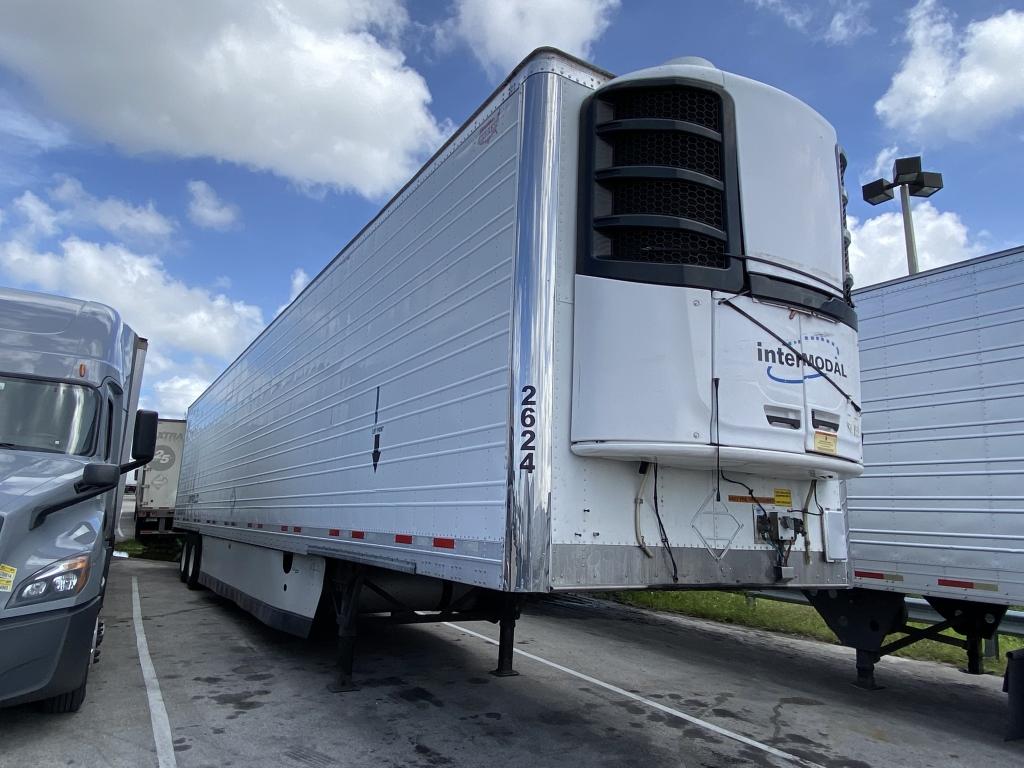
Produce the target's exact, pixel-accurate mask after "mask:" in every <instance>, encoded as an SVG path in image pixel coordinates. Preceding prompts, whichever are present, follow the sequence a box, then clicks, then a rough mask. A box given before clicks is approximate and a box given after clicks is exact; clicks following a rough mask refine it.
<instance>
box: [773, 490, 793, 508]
mask: <svg viewBox="0 0 1024 768" xmlns="http://www.w3.org/2000/svg"><path fill="white" fill-rule="evenodd" d="M774 493H775V505H776V506H777V507H786V508H787V509H789V508H790V507H792V506H793V492H792V491H791V490H789V488H776V489H775V491H774Z"/></svg>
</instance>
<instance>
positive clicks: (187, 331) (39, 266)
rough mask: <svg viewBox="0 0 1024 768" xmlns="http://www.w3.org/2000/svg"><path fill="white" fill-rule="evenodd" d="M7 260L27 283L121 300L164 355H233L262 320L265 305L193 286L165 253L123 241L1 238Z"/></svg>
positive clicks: (2, 261)
mask: <svg viewBox="0 0 1024 768" xmlns="http://www.w3.org/2000/svg"><path fill="white" fill-rule="evenodd" d="M0 267H2V268H3V269H4V271H6V273H7V275H8V276H10V277H11V278H13V279H14V280H15V281H16V282H18V283H20V284H28V285H35V286H38V287H39V288H42V289H43V290H46V291H55V292H58V293H63V294H67V295H72V296H76V297H77V298H83V299H93V300H95V301H100V302H102V303H104V304H109V305H110V306H113V307H116V308H117V309H118V310H119V311H120V312H121V314H122V315H123V316H124V318H125V320H126V321H127V322H128V324H129V325H131V326H132V327H133V328H135V330H136V331H138V332H139V333H140V334H142V335H143V336H146V337H148V338H150V339H152V340H154V343H157V344H159V347H160V349H161V350H162V351H163V353H164V354H167V353H168V352H167V351H168V350H171V351H174V350H176V351H179V352H188V353H194V354H200V355H213V356H215V357H219V358H222V359H230V358H231V357H233V356H234V355H235V354H236V353H237V352H238V351H239V350H240V349H241V348H242V347H243V346H244V345H245V344H246V343H247V342H248V341H249V340H250V339H251V338H252V337H253V336H255V335H256V333H257V332H259V331H260V329H262V327H263V317H262V314H261V312H260V309H259V307H256V306H253V305H250V304H246V303H244V302H241V301H232V300H231V299H229V298H228V297H227V296H225V295H223V294H212V293H210V292H209V291H207V290H206V289H204V288H197V287H193V286H189V285H187V284H186V283H184V282H183V281H181V280H179V279H177V278H175V277H173V276H172V275H171V274H170V273H169V272H168V271H167V269H166V268H165V267H164V264H163V262H161V260H160V259H159V258H157V257H155V256H146V255H140V254H136V253H133V252H132V251H130V250H128V249H127V248H125V247H124V246H122V245H116V244H110V243H105V244H101V243H94V242H88V241H86V240H80V239H78V238H76V237H69V238H67V239H65V240H63V241H62V242H61V243H60V245H59V248H58V249H57V250H56V251H47V250H38V249H36V248H35V247H33V246H32V245H30V244H28V243H25V242H22V241H18V240H10V241H7V242H4V243H0Z"/></svg>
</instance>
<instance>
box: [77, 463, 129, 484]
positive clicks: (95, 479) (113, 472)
mask: <svg viewBox="0 0 1024 768" xmlns="http://www.w3.org/2000/svg"><path fill="white" fill-rule="evenodd" d="M120 479H121V468H120V467H119V466H117V464H86V465H85V469H84V470H82V479H81V481H79V483H78V485H80V486H81V487H82V489H85V488H113V487H114V486H115V485H117V481H118V480H120Z"/></svg>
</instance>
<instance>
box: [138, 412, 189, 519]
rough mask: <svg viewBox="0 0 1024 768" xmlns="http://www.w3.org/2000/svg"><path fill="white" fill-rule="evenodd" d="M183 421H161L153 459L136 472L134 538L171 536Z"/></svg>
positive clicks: (181, 447) (183, 431)
mask: <svg viewBox="0 0 1024 768" xmlns="http://www.w3.org/2000/svg"><path fill="white" fill-rule="evenodd" d="M184 447H185V420H184V419H160V422H159V425H158V428H157V435H156V453H155V454H154V455H153V460H152V461H151V462H149V464H147V465H146V466H145V467H143V468H142V469H140V470H139V475H138V478H137V483H136V490H135V499H134V501H135V538H136V539H139V538H141V537H143V536H153V535H159V534H170V533H171V532H172V531H171V529H172V527H173V525H174V499H175V497H176V496H177V494H178V477H179V475H180V473H181V452H182V449H183V448H184Z"/></svg>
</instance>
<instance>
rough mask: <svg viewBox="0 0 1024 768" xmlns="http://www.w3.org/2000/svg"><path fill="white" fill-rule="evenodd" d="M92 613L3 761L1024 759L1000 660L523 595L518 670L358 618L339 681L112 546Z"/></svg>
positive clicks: (426, 629) (491, 633)
mask: <svg viewBox="0 0 1024 768" xmlns="http://www.w3.org/2000/svg"><path fill="white" fill-rule="evenodd" d="M133 587H134V594H135V596H136V604H137V608H136V611H137V618H138V621H137V622H136V621H134V620H133ZM104 613H105V617H106V625H107V633H106V639H105V642H104V645H103V653H102V658H101V660H100V663H99V664H98V665H96V666H94V667H93V668H92V673H91V675H90V680H89V692H88V697H87V699H86V703H85V705H84V706H83V708H82V710H81V711H80V712H79V713H77V714H74V715H65V716H53V715H44V714H41V713H39V712H38V711H36V710H35V709H34V708H32V707H31V706H23V707H15V708H11V709H5V710H0V766H3V767H4V768H7V767H8V766H10V767H11V768H14V767H15V766H17V767H18V768H26V767H28V766H51V765H53V766H65V765H67V766H72V765H74V766H132V767H133V768H134V767H135V766H160V768H168V766H171V767H173V766H181V767H182V768H186V767H190V766H197V767H198V766H247V767H248V766H274V767H275V768H278V767H281V768H293V767H294V768H303V767H305V768H328V767H330V766H421V767H423V768H428V767H430V766H487V768H492V767H493V766H524V767H526V768H545V767H546V766H559V767H560V768H561V767H562V766H570V765H581V766H608V767H611V766H621V765H631V766H632V765H638V766H644V768H659V767H662V766H664V767H666V768H667V767H668V766H672V767H673V768H676V767H678V766H686V767H687V768H689V767H691V766H692V767H697V766H700V767H701V768H720V767H722V766H746V765H753V766H788V765H803V766H824V767H825V768H867V767H868V766H878V767H879V768H881V767H882V766H885V767H886V768H889V767H891V766H900V767H901V768H917V767H918V766H921V767H923V766H943V768H946V767H948V766H986V768H989V767H990V768H1000V767H1001V766H1007V767H1009V766H1014V767H1019V766H1020V765H1022V764H1024V744H1022V743H1013V744H1007V743H1005V742H1003V741H1002V736H1003V727H1004V723H1005V709H1006V699H1005V695H1004V694H1003V693H1002V692H1001V690H1000V688H1001V681H1000V680H999V679H998V678H995V677H992V676H981V677H976V676H968V675H966V674H963V673H961V672H959V671H958V670H956V669H953V668H950V667H944V666H940V665H936V664H931V663H927V662H916V661H911V660H904V659H886V660H884V661H883V662H882V664H881V665H880V666H879V670H878V675H879V680H880V682H882V683H883V684H885V685H886V686H887V687H886V688H885V689H884V690H881V691H875V692H866V691H863V690H860V689H858V688H855V687H853V686H852V685H850V683H849V681H850V680H851V679H852V677H853V672H854V670H853V656H852V652H850V651H849V650H848V649H844V648H839V647H836V646H830V645H827V644H824V643H817V642H812V641H805V640H800V639H794V638H788V637H782V636H779V635H774V634H771V633H767V632H760V631H756V630H749V629H743V628H734V627H728V626H723V625H719V624H715V623H712V622H706V621H701V620H696V619H688V618H683V617H675V616H668V615H664V614H655V613H648V612H645V611H641V610H638V609H634V608H629V607H624V606H620V605H617V604H614V603H610V602H607V601H603V600H593V599H589V598H575V597H571V596H565V597H558V598H553V599H543V600H537V601H533V602H531V603H530V604H529V605H528V606H527V608H526V611H525V613H524V617H523V619H522V620H521V621H520V622H519V626H518V628H517V637H516V639H517V649H518V650H519V651H520V653H518V654H517V655H516V659H515V663H516V667H517V669H518V670H519V672H520V673H521V674H520V675H519V676H518V677H512V678H495V677H492V676H491V675H490V674H488V671H489V670H490V669H492V668H493V667H494V665H495V659H496V648H495V646H494V645H493V644H491V642H488V639H491V640H493V639H495V638H496V637H497V628H496V627H495V626H493V625H491V624H488V623H486V622H466V623H465V624H456V625H450V624H426V625H399V626H395V625H381V624H371V625H368V626H365V627H363V628H362V629H361V635H360V640H359V652H358V656H357V660H356V670H355V672H356V677H357V683H358V684H359V686H360V688H359V690H357V691H353V692H348V693H331V692H330V691H328V690H327V684H328V683H329V682H330V681H331V671H332V668H333V663H334V657H333V648H334V643H333V640H332V639H331V638H329V637H321V638H314V639H311V640H302V639H298V638H293V637H290V636H288V635H284V634H281V633H278V632H276V631H274V630H271V629H269V628H267V627H264V626H263V625H261V624H260V623H259V622H257V621H256V620H255V619H253V618H252V617H251V616H249V615H248V614H246V613H244V612H243V611H241V610H239V609H237V608H236V607H235V606H233V605H232V604H231V603H229V602H228V601H226V600H223V599H221V598H219V597H217V596H215V595H213V594H212V593H210V592H208V591H197V592H190V591H188V590H186V588H185V587H184V585H182V584H180V583H179V581H178V577H177V569H176V566H175V565H174V564H169V563H154V562H146V561H139V560H129V561H124V560H120V561H115V562H114V563H113V565H112V567H111V575H110V585H109V589H108V593H107V599H106V606H105V609H104ZM136 624H139V625H141V627H140V628H141V630H142V631H141V633H140V632H138V631H137V629H136ZM140 635H141V636H140ZM140 640H141V642H140ZM150 662H151V664H150ZM147 677H148V680H147ZM161 743H163V745H164V748H163V749H160V745H161Z"/></svg>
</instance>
